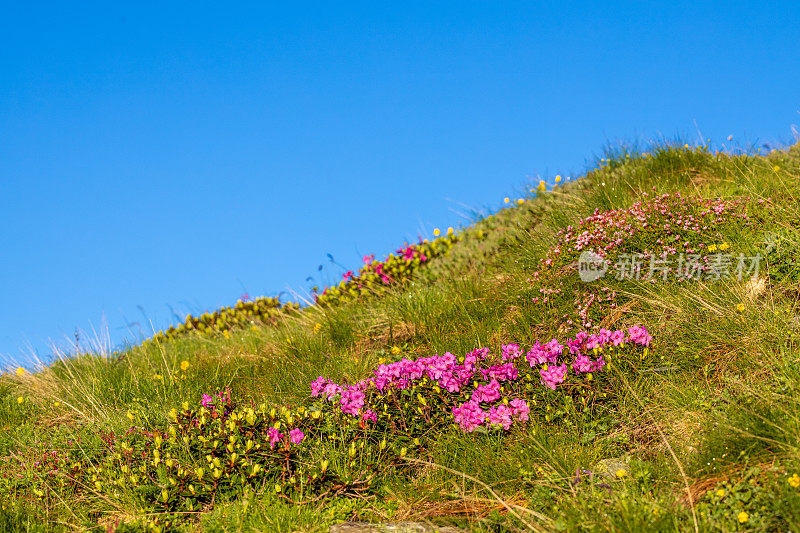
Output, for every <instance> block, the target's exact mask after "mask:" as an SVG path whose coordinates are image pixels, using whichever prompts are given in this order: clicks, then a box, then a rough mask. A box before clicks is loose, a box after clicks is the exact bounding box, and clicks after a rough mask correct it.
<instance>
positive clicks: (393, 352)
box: [391, 346, 402, 355]
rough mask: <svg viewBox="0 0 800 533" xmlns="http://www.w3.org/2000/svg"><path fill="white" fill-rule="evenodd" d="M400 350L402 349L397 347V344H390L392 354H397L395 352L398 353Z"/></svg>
mask: <svg viewBox="0 0 800 533" xmlns="http://www.w3.org/2000/svg"><path fill="white" fill-rule="evenodd" d="M401 351H402V350H401V349H400V347H399V346H392V349H391V352H392V355H397V354H399V353H400V352H401Z"/></svg>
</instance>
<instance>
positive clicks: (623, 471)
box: [616, 468, 628, 479]
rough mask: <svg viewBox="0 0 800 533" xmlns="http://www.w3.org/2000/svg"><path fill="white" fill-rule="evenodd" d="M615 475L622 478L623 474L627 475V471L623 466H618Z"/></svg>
mask: <svg viewBox="0 0 800 533" xmlns="http://www.w3.org/2000/svg"><path fill="white" fill-rule="evenodd" d="M616 475H617V477H618V478H620V479H622V478H624V477H625V476H627V475H628V471H627V470H625V469H624V468H620V469H619V470H617V473H616Z"/></svg>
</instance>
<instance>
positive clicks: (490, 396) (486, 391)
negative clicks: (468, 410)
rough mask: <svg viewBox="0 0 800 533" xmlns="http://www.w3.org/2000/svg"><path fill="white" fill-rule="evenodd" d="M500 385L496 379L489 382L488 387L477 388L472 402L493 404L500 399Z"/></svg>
mask: <svg viewBox="0 0 800 533" xmlns="http://www.w3.org/2000/svg"><path fill="white" fill-rule="evenodd" d="M501 396H502V394H501V393H500V383H498V381H497V380H496V379H493V380H492V381H490V382H489V384H488V385H478V386H477V387H475V392H473V393H472V401H474V402H477V403H481V402H487V403H491V402H494V401H497V400H499V399H500V397H501Z"/></svg>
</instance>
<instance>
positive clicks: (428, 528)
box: [330, 522, 463, 533]
mask: <svg viewBox="0 0 800 533" xmlns="http://www.w3.org/2000/svg"><path fill="white" fill-rule="evenodd" d="M462 531H463V530H461V529H458V528H455V527H452V526H442V527H439V526H435V525H433V524H425V523H422V522H391V523H386V524H370V523H369V522H343V523H341V524H336V525H333V526H331V529H330V532H331V533H462Z"/></svg>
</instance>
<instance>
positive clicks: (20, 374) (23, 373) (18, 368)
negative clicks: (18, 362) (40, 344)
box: [17, 366, 25, 377]
mask: <svg viewBox="0 0 800 533" xmlns="http://www.w3.org/2000/svg"><path fill="white" fill-rule="evenodd" d="M24 375H25V369H24V368H22V367H21V366H18V367H17V376H19V377H22V376H24Z"/></svg>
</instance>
